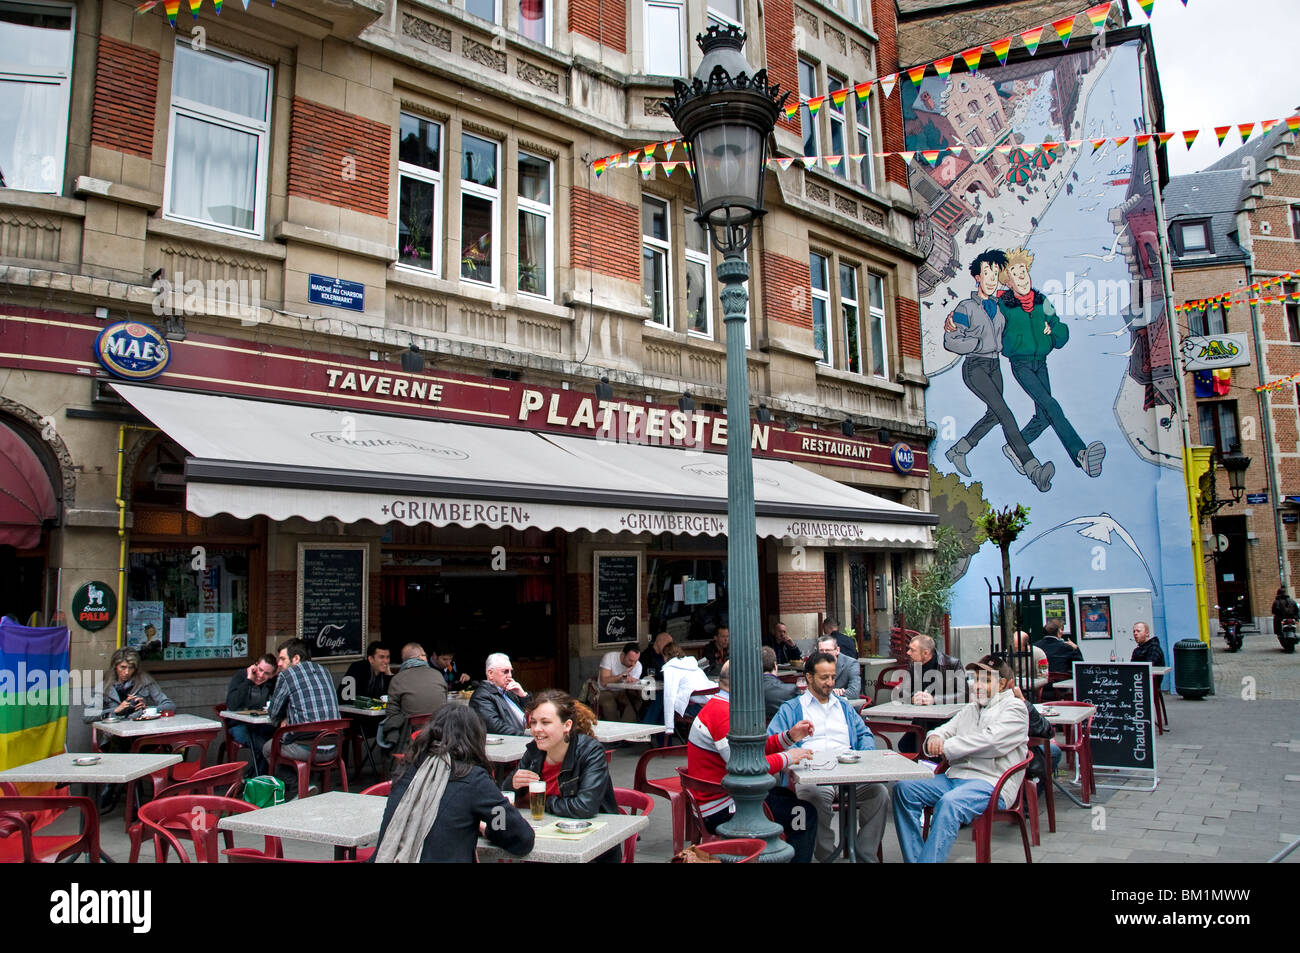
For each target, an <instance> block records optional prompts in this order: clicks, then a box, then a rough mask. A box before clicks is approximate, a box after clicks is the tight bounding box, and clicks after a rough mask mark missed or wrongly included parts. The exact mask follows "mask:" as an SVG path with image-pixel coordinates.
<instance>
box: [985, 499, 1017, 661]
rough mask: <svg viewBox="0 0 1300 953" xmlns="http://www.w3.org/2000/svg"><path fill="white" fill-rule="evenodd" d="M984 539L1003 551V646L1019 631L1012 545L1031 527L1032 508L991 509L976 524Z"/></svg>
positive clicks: (1009, 507)
mask: <svg viewBox="0 0 1300 953" xmlns="http://www.w3.org/2000/svg"><path fill="white" fill-rule="evenodd" d="M976 522H977V523H978V524H979V528H980V531H981V532H982V533H983V534H984V538H985V539H986V540H988V541H989V542H991V543H994V544H995V545H996V546H997V547H998V549H1000V550H1001V551H1002V644H1003V645H1004V646H1006V645H1007V644H1009V641H1010V637H1011V636H1012V635H1014V634H1015V632H1016V605H1015V601H1014V600H1013V599H1012V598H1011V544H1012V543H1014V542H1015V541H1016V537H1017V536H1019V535H1020V531H1021V530H1023V529H1024V528H1025V527H1026V526H1028V525H1029V507H1027V506H1025V505H1024V504H1022V503H1017V504H1016V505H1015V506H1014V507H1011V506H1008V507H1006V508H1005V509H1002V510H995V509H993V507H989V508H988V509H987V510H985V511H984V515H983V516H981V517H980V518H979V519H978V520H977V521H976Z"/></svg>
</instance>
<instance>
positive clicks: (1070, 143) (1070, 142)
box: [1065, 139, 1083, 149]
mask: <svg viewBox="0 0 1300 953" xmlns="http://www.w3.org/2000/svg"><path fill="white" fill-rule="evenodd" d="M1065 145H1066V147H1067V148H1070V149H1077V148H1079V146H1081V145H1083V140H1082V139H1066V140H1065Z"/></svg>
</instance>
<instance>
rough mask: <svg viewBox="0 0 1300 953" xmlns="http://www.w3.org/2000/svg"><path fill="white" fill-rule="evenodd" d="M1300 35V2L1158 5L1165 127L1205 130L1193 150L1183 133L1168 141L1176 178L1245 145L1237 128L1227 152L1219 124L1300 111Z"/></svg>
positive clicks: (1160, 0) (1174, 1)
mask: <svg viewBox="0 0 1300 953" xmlns="http://www.w3.org/2000/svg"><path fill="white" fill-rule="evenodd" d="M1129 6H1130V9H1131V10H1132V11H1133V22H1134V23H1135V24H1137V23H1141V22H1142V20H1143V19H1144V18H1143V15H1142V10H1141V8H1140V7H1139V6H1138V4H1137V3H1136V2H1135V0H1130V4H1129ZM1298 30H1300V2H1298V0H1188V3H1187V6H1183V4H1182V3H1181V2H1179V0H1156V4H1155V7H1154V8H1153V9H1152V11H1151V31H1152V35H1153V37H1154V44H1155V51H1156V68H1157V70H1159V73H1160V88H1161V91H1162V92H1163V94H1164V100H1165V128H1166V129H1167V130H1169V131H1171V132H1175V131H1176V132H1179V133H1181V132H1182V131H1183V130H1184V129H1200V130H1202V132H1201V134H1200V136H1198V137H1197V139H1196V144H1195V145H1193V146H1192V149H1191V151H1190V152H1189V151H1188V150H1187V149H1186V147H1184V145H1183V141H1182V136H1181V135H1180V136H1179V137H1178V138H1176V139H1173V140H1171V141H1170V142H1169V145H1168V147H1167V148H1168V150H1169V168H1170V172H1171V173H1172V174H1174V175H1182V174H1183V173H1187V172H1196V171H1198V170H1200V169H1202V168H1204V167H1205V166H1207V165H1209V164H1210V163H1211V162H1214V161H1215V160H1217V159H1219V158H1220V157H1222V156H1223V155H1225V154H1226V153H1227V152H1229V151H1231V150H1233V149H1235V148H1237V146H1239V145H1241V139H1240V137H1239V136H1238V135H1237V131H1236V130H1235V129H1234V130H1232V131H1231V132H1229V133H1228V137H1227V138H1226V139H1224V140H1223V146H1222V148H1220V146H1219V144H1218V141H1217V140H1216V139H1215V137H1214V133H1213V132H1212V131H1210V127H1212V126H1225V125H1228V124H1229V123H1231V124H1234V125H1235V124H1236V123H1240V122H1250V121H1252V120H1253V121H1258V120H1261V119H1285V118H1286V117H1287V116H1292V115H1295V114H1296V112H1297V111H1298V110H1297V107H1298V106H1300V77H1297V74H1296V70H1295V62H1294V61H1295V52H1294V50H1295V38H1296V33H1297V31H1298ZM1257 135H1259V127H1258V126H1256V127H1255V132H1254V133H1253V134H1252V138H1253V136H1257Z"/></svg>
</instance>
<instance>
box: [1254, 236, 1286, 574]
mask: <svg viewBox="0 0 1300 953" xmlns="http://www.w3.org/2000/svg"><path fill="white" fill-rule="evenodd" d="M1253 262H1254V252H1253V251H1252V252H1251V256H1250V257H1249V258H1248V259H1247V260H1246V287H1247V288H1249V287H1250V286H1251V285H1253V284H1254V283H1255V269H1254V267H1253ZM1247 307H1249V308H1250V332H1251V335H1252V337H1253V339H1254V342H1255V360H1256V362H1257V365H1256V366H1257V368H1258V370H1259V375H1258V376H1259V382H1260V384H1264V383H1267V382H1266V380H1265V376H1266V375H1267V373H1268V368H1267V367H1265V366H1264V348H1263V345H1262V344H1261V343H1260V339H1259V313H1258V311H1257V309H1256V306H1255V305H1247ZM1268 395H1269V391H1266V390H1262V391H1260V392H1259V393H1257V394H1256V395H1255V396H1256V398H1258V400H1259V420H1260V425H1261V426H1262V427H1263V428H1264V468H1265V469H1266V470H1267V471H1268V496H1269V500H1271V501H1272V504H1273V505H1272V510H1273V542H1274V543H1275V544H1276V547H1277V573H1278V580H1279V582H1278V584H1279V585H1282V586H1286V585H1289V582H1288V580H1287V560H1286V552H1285V549H1284V545H1283V539H1284V538H1285V537H1283V535H1282V497H1281V495H1280V494H1279V492H1278V481H1277V460H1276V458H1275V456H1274V453H1273V412H1272V409H1271V408H1270V407H1269V401H1268Z"/></svg>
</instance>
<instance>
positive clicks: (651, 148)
mask: <svg viewBox="0 0 1300 953" xmlns="http://www.w3.org/2000/svg"><path fill="white" fill-rule="evenodd" d="M662 145H663V143H662V142H656V143H653V144H651V145H648V146H646V147H645V148H644V149H642V150H641V151H642V152H644V153H645V157H646V158H647V159H653V158H654V157H655V152H656V151H657V150H658V149H659V147H660V146H662Z"/></svg>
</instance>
